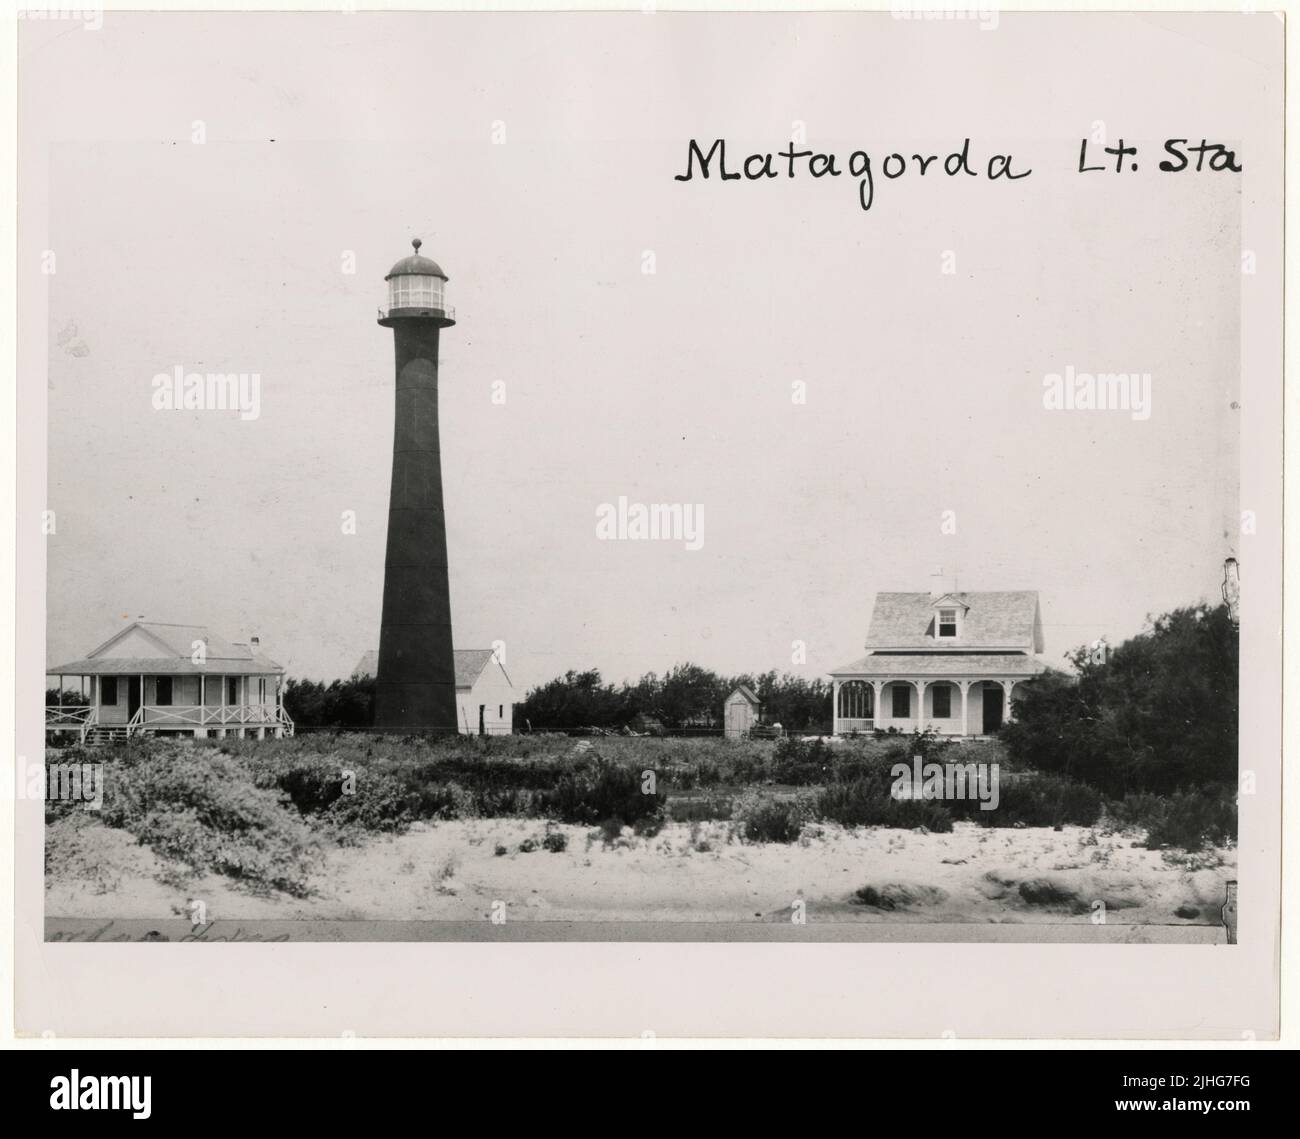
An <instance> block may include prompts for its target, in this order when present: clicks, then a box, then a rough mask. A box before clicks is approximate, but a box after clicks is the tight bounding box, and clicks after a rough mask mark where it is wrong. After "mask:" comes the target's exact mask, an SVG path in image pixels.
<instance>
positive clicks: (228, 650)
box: [45, 621, 293, 743]
mask: <svg viewBox="0 0 1300 1139" xmlns="http://www.w3.org/2000/svg"><path fill="white" fill-rule="evenodd" d="M46 677H47V680H49V681H55V682H56V684H57V688H58V692H59V698H58V702H57V703H55V704H51V705H47V706H46V709H45V732H46V737H47V738H50V737H52V736H58V735H66V734H74V735H75V736H76V737H77V738H78V739H79V740H80V741H81V742H83V743H84V742H86V741H90V742H92V743H100V742H104V741H105V740H108V739H114V738H123V737H127V736H134V735H187V736H197V737H202V736H207V735H216V736H226V735H236V736H256V737H257V738H258V739H262V738H264V737H266V736H268V735H273V736H286V735H288V736H291V735H293V721H292V720H291V719H290V718H289V716H288V714H287V713H286V712H285V710H284V706H283V705H282V704H281V703H280V694H281V689H282V687H283V681H284V669H283V668H281V667H280V665H278V664H276V663H275V661H273V660H271V659H270V658H269V657H267V656H265V655H264V654H263V653H262V651H261V647H260V645H259V644H258V639H257V638H256V637H253V638H251V639H250V640H249V641H248V642H247V643H241V642H234V641H227V640H225V639H224V638H222V637H219V636H217V635H216V634H214V633H211V632H209V631H208V630H207V629H206V628H203V627H202V626H199V625H168V624H163V623H162V622H160V621H133V622H132V623H131V624H130V625H128V626H127V627H126V628H125V629H122V630H121V631H120V632H118V633H115V634H114V635H113V636H111V637H110V638H109V639H108V640H106V641H105V642H104V643H103V644H102V645H100V646H98V647H97V648H95V649H92V650H91V651H90V652H89V653H87V654H86V655H85V656H84V657H83V658H81V659H80V660H73V661H66V662H64V663H62V664H56V665H52V666H50V668H49V669H48V670H47V672H46ZM71 677H75V678H76V679H77V690H78V691H79V692H80V693H81V694H82V695H81V696H80V698H79V700H78V701H77V702H69V701H67V700H65V699H64V694H65V690H66V689H67V681H68V679H69V678H71Z"/></svg>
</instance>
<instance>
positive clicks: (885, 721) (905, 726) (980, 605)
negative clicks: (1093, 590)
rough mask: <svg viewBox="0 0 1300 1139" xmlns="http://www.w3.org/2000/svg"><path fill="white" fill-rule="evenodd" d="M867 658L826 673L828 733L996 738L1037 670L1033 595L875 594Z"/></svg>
mask: <svg viewBox="0 0 1300 1139" xmlns="http://www.w3.org/2000/svg"><path fill="white" fill-rule="evenodd" d="M866 649H867V655H866V656H864V657H863V658H862V659H861V660H857V661H854V662H853V663H852V664H846V665H844V666H843V667H841V668H837V669H833V670H832V672H831V680H832V686H833V689H834V697H833V699H834V721H833V731H834V733H835V735H837V736H838V735H845V734H849V733H853V732H871V731H888V730H889V729H890V728H896V729H898V730H899V731H908V732H910V731H925V730H931V731H935V732H938V733H940V734H942V735H950V736H980V735H990V734H992V733H993V732H996V731H997V730H998V729H999V728H1000V727H1001V726H1002V724H1003V723H1004V722H1005V721H1006V720H1009V719H1010V718H1011V702H1012V700H1014V699H1018V698H1019V696H1020V694H1021V691H1022V690H1023V685H1024V682H1025V681H1027V680H1029V679H1031V678H1032V677H1035V676H1037V675H1039V673H1042V672H1044V671H1046V669H1047V665H1046V664H1044V663H1043V662H1042V661H1041V660H1040V659H1039V658H1038V654H1040V653H1041V652H1042V651H1043V623H1042V617H1041V615H1040V613H1039V610H1038V594H1037V592H1035V591H1033V590H1019V591H1016V592H1011V593H992V592H977V593H957V592H941V591H940V590H939V589H938V588H936V589H931V590H930V592H928V593H878V594H876V601H875V605H874V607H873V609H872V613H871V625H870V628H869V630H868V632H867V643H866Z"/></svg>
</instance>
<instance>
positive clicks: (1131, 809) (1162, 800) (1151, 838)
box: [1107, 787, 1237, 851]
mask: <svg viewBox="0 0 1300 1139" xmlns="http://www.w3.org/2000/svg"><path fill="white" fill-rule="evenodd" d="M1107 813H1108V814H1109V815H1110V817H1111V818H1112V819H1113V820H1115V821H1116V822H1117V823H1119V824H1120V825H1121V826H1134V827H1141V828H1143V829H1145V830H1146V832H1147V836H1146V840H1145V845H1146V847H1147V849H1149V850H1157V849H1159V848H1160V847H1164V846H1168V847H1179V848H1181V849H1183V850H1187V851H1198V850H1201V849H1203V848H1204V847H1205V846H1207V845H1210V846H1222V845H1223V844H1224V843H1226V842H1229V841H1232V840H1235V839H1236V837H1237V802H1236V799H1235V798H1234V796H1233V794H1232V792H1231V791H1230V790H1228V789H1226V788H1219V787H1205V788H1201V789H1198V790H1194V791H1176V792H1174V793H1173V794H1172V795H1140V794H1139V795H1126V796H1125V797H1124V798H1123V799H1122V800H1120V801H1119V802H1118V803H1111V804H1108V806H1107Z"/></svg>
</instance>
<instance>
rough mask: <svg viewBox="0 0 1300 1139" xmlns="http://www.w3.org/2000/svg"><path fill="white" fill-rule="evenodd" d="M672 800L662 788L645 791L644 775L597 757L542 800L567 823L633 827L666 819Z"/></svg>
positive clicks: (565, 776)
mask: <svg viewBox="0 0 1300 1139" xmlns="http://www.w3.org/2000/svg"><path fill="white" fill-rule="evenodd" d="M667 800H668V796H667V794H666V793H665V792H664V791H662V790H661V789H660V788H659V786H658V784H657V783H656V784H655V789H654V791H653V792H652V793H647V792H646V791H644V790H642V776H641V772H640V771H638V770H635V769H634V768H632V767H624V766H620V765H619V764H616V763H611V762H610V761H609V760H606V759H603V758H601V757H600V756H596V757H595V759H594V760H592V761H591V762H590V763H589V764H584V765H583V766H581V767H578V768H577V769H576V770H573V771H570V772H567V773H565V774H564V775H563V776H561V778H560V780H559V781H558V783H557V784H556V786H555V788H554V790H552V791H550V792H548V793H546V794H544V795H543V796H542V803H543V805H544V806H545V807H546V809H547V810H548V813H551V814H553V815H554V817H555V818H557V819H559V821H560V822H564V823H597V822H601V821H602V820H606V819H611V818H613V819H618V820H620V822H621V823H622V824H625V825H628V826H631V825H633V824H635V823H638V822H640V821H641V820H642V819H647V818H649V819H656V818H657V819H662V818H663V810H664V804H665V803H666V802H667Z"/></svg>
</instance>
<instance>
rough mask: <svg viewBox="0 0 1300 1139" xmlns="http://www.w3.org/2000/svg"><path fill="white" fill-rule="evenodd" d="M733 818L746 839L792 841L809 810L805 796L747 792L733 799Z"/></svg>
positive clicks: (806, 819)
mask: <svg viewBox="0 0 1300 1139" xmlns="http://www.w3.org/2000/svg"><path fill="white" fill-rule="evenodd" d="M732 817H733V818H734V820H735V823H736V827H737V830H738V832H739V833H740V835H741V837H742V838H744V839H745V840H746V841H747V842H783V843H791V842H796V841H798V838H799V832H800V831H802V830H803V828H804V824H805V823H807V822H810V821H811V819H812V811H811V809H810V806H809V804H808V802H807V801H806V800H804V799H800V798H775V797H772V796H767V795H759V794H750V795H745V796H742V797H741V798H740V799H738V800H737V801H736V803H735V805H734V807H733V816H732Z"/></svg>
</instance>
